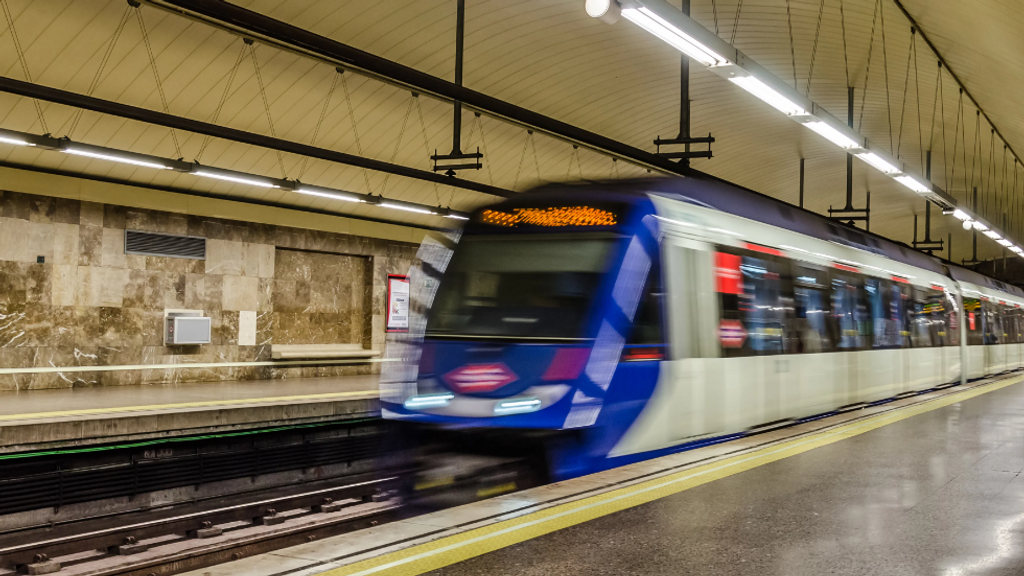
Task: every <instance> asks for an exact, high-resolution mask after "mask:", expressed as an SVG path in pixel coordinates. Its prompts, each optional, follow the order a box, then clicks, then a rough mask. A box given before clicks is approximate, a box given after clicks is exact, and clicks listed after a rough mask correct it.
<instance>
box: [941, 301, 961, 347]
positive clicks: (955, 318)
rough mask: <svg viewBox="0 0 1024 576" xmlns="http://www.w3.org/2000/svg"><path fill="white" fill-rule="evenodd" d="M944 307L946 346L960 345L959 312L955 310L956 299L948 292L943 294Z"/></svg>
mask: <svg viewBox="0 0 1024 576" xmlns="http://www.w3.org/2000/svg"><path fill="white" fill-rule="evenodd" d="M942 294H943V296H944V297H945V299H944V302H945V306H946V338H945V345H946V346H959V345H960V311H959V310H957V306H956V298H955V297H954V296H953V294H952V293H950V292H943V293H942Z"/></svg>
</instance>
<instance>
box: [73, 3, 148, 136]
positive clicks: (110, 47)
mask: <svg viewBox="0 0 1024 576" xmlns="http://www.w3.org/2000/svg"><path fill="white" fill-rule="evenodd" d="M131 17H132V7H131V6H130V5H129V6H126V7H125V9H124V14H122V15H121V19H120V20H119V21H118V23H117V28H114V33H113V34H112V35H111V36H110V42H109V43H108V44H107V49H106V51H105V52H104V53H103V57H102V58H100V65H99V66H97V67H96V74H95V75H94V76H93V77H92V82H90V83H89V89H88V90H86V91H85V94H86V95H87V96H92V93H93V92H94V91H95V90H96V88H98V87H99V85H100V78H101V77H102V76H103V70H104V69H105V68H106V67H107V62H109V61H110V57H111V55H113V53H114V46H115V45H116V44H117V41H118V39H119V38H120V37H121V32H123V31H124V27H125V25H126V24H128V20H129V19H131ZM83 113H85V108H79V109H78V111H77V112H75V115H74V117H72V119H71V126H70V127H69V128H68V131H67V136H68V138H72V137H73V135H74V133H75V129H76V128H78V123H79V122H80V121H81V120H82V114H83Z"/></svg>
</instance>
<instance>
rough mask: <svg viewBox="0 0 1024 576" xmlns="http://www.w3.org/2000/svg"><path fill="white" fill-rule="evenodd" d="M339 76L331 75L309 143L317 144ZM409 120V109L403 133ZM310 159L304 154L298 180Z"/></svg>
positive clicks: (386, 179) (392, 160) (386, 180)
mask: <svg viewBox="0 0 1024 576" xmlns="http://www.w3.org/2000/svg"><path fill="white" fill-rule="evenodd" d="M335 72H337V71H335ZM339 76H341V74H337V73H335V74H333V75H332V77H331V87H330V88H328V89H327V96H326V97H325V98H324V105H323V107H322V108H320V117H319V118H318V119H317V121H316V127H315V128H313V137H312V138H310V140H309V145H310V146H315V145H316V137H317V136H319V135H320V127H321V126H323V123H324V118H326V117H327V110H328V108H329V106H330V104H331V96H333V95H334V89H335V88H336V87H337V86H338V77H339ZM409 106H410V109H411V107H412V102H409ZM408 120H409V111H406V113H405V120H403V121H402V132H403V133H404V132H405V122H406V121H408ZM398 141H399V142H401V141H402V137H401V136H399V137H398ZM396 152H397V150H396ZM308 161H309V156H303V157H302V164H301V165H300V166H299V173H298V175H296V176H295V179H296V180H301V179H302V176H303V174H305V173H306V163H307V162H308ZM391 163H392V164H394V163H395V158H394V156H392V157H391ZM390 176H391V174H390V173H388V175H387V176H385V177H384V185H385V186H387V183H388V178H389V177H390Z"/></svg>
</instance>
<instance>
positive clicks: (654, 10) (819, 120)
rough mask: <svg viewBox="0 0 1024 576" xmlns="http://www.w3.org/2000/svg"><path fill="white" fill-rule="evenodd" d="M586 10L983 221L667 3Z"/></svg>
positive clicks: (589, 5)
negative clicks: (622, 23) (649, 37)
mask: <svg viewBox="0 0 1024 576" xmlns="http://www.w3.org/2000/svg"><path fill="white" fill-rule="evenodd" d="M586 11H587V14H588V15H590V16H592V17H594V18H598V19H600V20H602V21H604V22H607V23H609V24H611V23H614V22H616V21H617V20H618V19H619V17H620V16H621V17H622V18H625V19H626V20H629V21H630V22H633V23H634V24H636V25H637V26H639V27H640V28H642V29H644V30H646V31H647V32H649V33H651V34H653V35H654V36H656V37H657V38H660V39H661V40H663V41H665V42H666V43H668V44H669V45H670V46H672V47H673V48H675V49H677V50H679V51H680V52H682V53H683V54H686V55H687V56H689V57H690V58H692V59H693V60H695V61H696V62H698V63H700V64H702V65H703V66H705V67H706V68H707V69H708V70H709V71H711V72H713V73H714V74H717V75H718V76H721V77H722V78H725V79H726V80H728V81H729V82H731V83H733V84H735V85H736V86H739V87H740V88H742V89H744V90H746V91H747V92H749V93H750V94H752V95H753V96H755V97H757V98H758V99H759V100H761V101H763V102H765V103H767V104H768V105H770V106H771V107H772V108H775V109H776V110H778V111H779V112H782V113H783V114H785V115H786V116H787V117H788V118H790V119H791V120H793V121H795V122H798V123H800V124H803V125H804V126H806V127H807V128H809V129H811V130H813V131H814V132H816V133H818V134H819V135H821V136H822V137H824V138H825V139H826V140H828V141H829V142H832V143H833V144H835V145H836V146H838V147H839V148H841V149H843V150H844V151H846V152H848V153H850V154H853V155H854V156H856V157H857V158H859V159H860V160H862V161H863V162H864V163H866V164H867V165H868V166H871V167H872V168H874V169H876V170H878V171H879V172H881V173H882V174H884V175H886V176H889V177H890V178H892V179H893V180H895V181H896V182H899V183H900V184H901V185H903V186H905V187H907V188H908V189H910V190H912V191H914V192H915V193H917V194H918V195H920V196H921V197H923V198H926V199H927V200H929V201H931V202H932V203H934V204H937V205H938V206H939V207H940V208H941V209H942V212H943V214H951V215H953V216H955V217H956V218H958V219H960V220H964V228H966V229H971V228H972V226H973V225H974V223H980V220H979V219H978V218H977V217H975V216H973V215H971V214H969V213H968V212H966V211H965V210H962V209H959V208H958V207H957V201H956V199H955V198H953V197H952V196H950V195H949V194H947V193H946V192H945V191H944V190H942V189H941V188H939V187H938V186H936V185H934V184H932V183H931V182H930V181H928V179H926V178H922V177H921V176H919V175H917V174H915V173H914V172H913V171H912V170H910V169H909V168H908V167H907V166H906V164H904V163H903V162H900V161H899V159H897V158H895V157H893V156H891V155H889V154H887V153H885V152H883V151H882V150H881V149H880V148H879V147H878V146H876V145H874V144H872V143H871V142H870V141H869V140H868V139H867V138H865V137H864V136H863V135H862V134H860V133H859V132H857V131H856V130H854V129H853V128H850V127H849V126H847V125H846V124H845V123H843V122H840V121H839V120H838V119H837V118H836V117H835V116H833V115H832V114H830V113H829V112H828V111H826V110H825V109H824V108H822V107H821V106H819V105H818V104H816V103H814V102H812V101H811V100H810V99H808V98H807V97H805V96H803V95H802V94H800V93H799V92H798V91H797V90H796V89H794V88H793V87H792V86H790V85H788V84H786V83H785V82H783V81H782V80H780V79H779V78H778V77H777V76H775V75H774V74H772V73H771V72H769V71H768V70H766V69H765V68H764V67H762V66H761V65H760V64H758V63H757V62H755V61H754V60H753V59H751V58H750V57H749V56H747V55H746V54H744V53H742V52H740V51H739V50H737V49H736V48H735V47H733V46H732V45H731V44H729V43H728V42H726V41H725V40H723V39H721V38H719V37H718V35H716V34H715V33H714V32H711V31H710V30H708V29H707V28H705V27H704V26H702V25H701V24H700V23H698V22H697V21H696V20H693V19H692V18H690V17H689V16H687V15H685V14H683V13H682V12H681V11H680V10H679V9H678V8H676V7H675V6H672V5H671V4H669V3H668V2H667V1H666V0H586ZM982 225H983V226H985V225H984V224H982ZM979 230H981V229H980V228H979ZM984 230H990V231H992V233H993V234H996V236H998V238H996V237H993V236H989V237H990V238H993V239H995V240H1001V241H1002V242H1001V243H1003V242H1005V244H1003V246H1006V247H1016V246H1014V244H1013V243H1012V242H1011V241H1009V240H1006V239H1005V236H1006V235H1005V234H1000V233H998V232H996V231H994V230H991V229H990V227H987V226H986V228H985V229H984ZM984 230H982V231H984ZM1014 252H1016V250H1015V251H1014ZM1017 253H1018V254H1020V252H1017Z"/></svg>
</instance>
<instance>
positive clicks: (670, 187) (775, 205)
mask: <svg viewBox="0 0 1024 576" xmlns="http://www.w3.org/2000/svg"><path fill="white" fill-rule="evenodd" d="M584 188H585V189H589V190H593V191H595V192H597V191H601V192H604V193H608V194H612V195H616V196H618V195H630V194H632V195H637V194H658V195H661V196H666V197H670V198H675V199H677V200H679V201H682V202H690V203H693V204H698V205H701V206H705V207H709V208H713V209H716V210H721V211H722V212H727V213H729V214H735V215H736V216H740V217H743V218H747V219H750V220H754V221H756V222H761V223H764V224H768V225H771V226H777V227H779V228H784V229H787V230H792V231H794V232H797V233H800V234H804V235H807V236H810V237H812V238H818V239H820V240H825V241H828V242H835V243H837V244H843V245H846V246H852V247H854V248H858V249H860V250H865V251H868V252H872V253H875V254H878V255H881V256H884V257H886V258H889V259H891V260H895V261H897V262H902V263H903V264H907V265H909V266H914V267H916V268H920V269H923V270H930V271H932V272H936V273H939V274H943V275H945V274H947V270H946V269H948V274H949V275H950V276H951V277H952V278H953V279H954V280H958V281H963V282H970V283H972V284H975V285H977V286H984V287H987V288H991V289H993V290H999V291H1002V292H1006V293H1008V294H1013V295H1015V296H1019V297H1024V290H1022V289H1021V288H1019V287H1017V286H1013V285H1010V284H1007V283H1005V282H1002V281H999V280H996V279H994V278H990V277H988V276H985V275H984V274H981V273H978V272H975V271H973V270H968V269H967V268H963V267H961V266H958V265H956V264H954V263H952V262H949V261H945V260H942V259H940V258H937V257H935V256H929V255H927V254H924V253H922V252H918V251H917V250H915V249H913V248H911V247H909V246H907V245H905V244H902V243H899V242H895V241H893V240H889V239H887V238H883V237H882V236H879V235H877V234H874V233H872V232H868V231H864V230H859V229H856V228H852V227H850V226H846V225H844V224H839V223H836V222H833V221H832V220H829V219H828V218H825V217H823V216H821V215H819V214H815V213H814V212H811V211H809V210H806V209H803V208H800V207H797V206H793V205H791V204H787V203H785V202H782V201H781V200H777V199H775V198H771V197H770V196H765V195H764V194H761V193H758V192H755V191H753V190H749V189H746V188H743V187H741V186H736V185H734V184H730V183H728V182H725V181H723V180H719V179H717V178H713V177H707V178H705V177H703V176H691V177H688V178H664V177H659V178H640V179H632V180H607V181H589V182H569V183H561V184H547V185H544V186H540V187H538V188H534V189H533V190H531V191H530V194H533V193H540V192H546V193H552V194H554V195H559V196H560V195H561V194H564V193H568V192H570V191H572V192H573V193H575V192H577V191H580V190H581V189H584ZM560 193H561V194H560ZM513 202H515V201H513ZM944 268H945V269H944Z"/></svg>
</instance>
